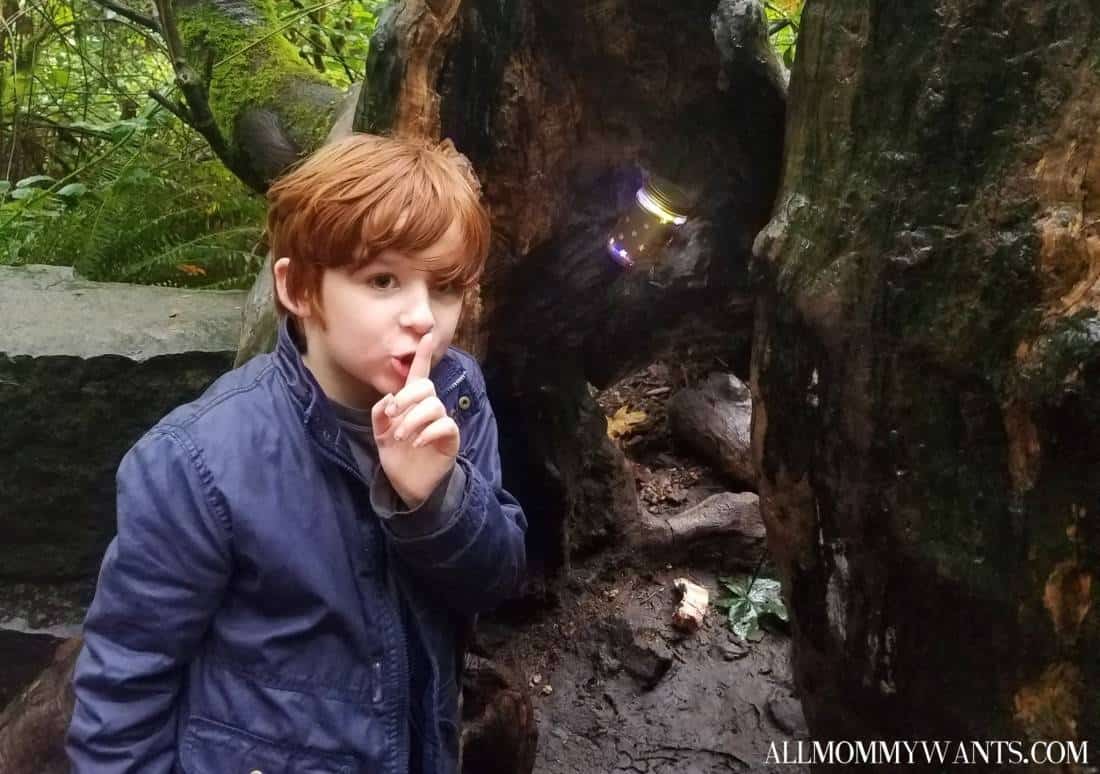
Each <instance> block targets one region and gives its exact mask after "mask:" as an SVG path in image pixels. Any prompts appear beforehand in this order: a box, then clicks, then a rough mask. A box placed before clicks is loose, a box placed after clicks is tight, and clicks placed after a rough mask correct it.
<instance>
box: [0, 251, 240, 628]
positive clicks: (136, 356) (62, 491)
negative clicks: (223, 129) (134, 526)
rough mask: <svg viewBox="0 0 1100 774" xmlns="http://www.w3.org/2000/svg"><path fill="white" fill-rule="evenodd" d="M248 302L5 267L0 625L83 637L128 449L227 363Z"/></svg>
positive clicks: (229, 295)
mask: <svg viewBox="0 0 1100 774" xmlns="http://www.w3.org/2000/svg"><path fill="white" fill-rule="evenodd" d="M243 298H244V294H243V293H242V292H238V291H192V290H179V289H173V288H159V287H141V286H135V285H125V284H119V283H104V282H89V281H86V280H83V279H79V278H77V277H75V276H74V275H73V272H72V269H70V268H67V267H54V266H24V267H14V268H11V267H0V427H3V428H4V430H3V432H2V433H0V459H3V460H4V465H3V466H2V467H0V492H3V496H2V497H0V588H2V592H0V629H9V630H13V631H18V632H20V633H22V634H31V635H33V634H51V635H57V636H69V635H71V634H73V633H75V631H76V628H77V627H78V625H79V623H80V621H81V620H82V619H83V611H84V606H85V605H86V604H87V602H88V601H89V599H90V594H91V590H92V587H93V586H94V583H95V577H96V573H97V571H98V569H99V563H100V560H101V558H102V555H103V550H104V549H105V548H106V545H107V543H108V541H109V540H110V538H111V536H112V535H113V534H114V529H115V513H114V509H115V480H114V478H115V472H116V470H117V468H118V463H119V461H120V460H121V459H122V455H123V454H124V453H125V452H126V450H127V449H128V448H129V447H130V446H131V445H132V444H133V443H134V441H136V440H137V439H138V438H139V437H140V436H141V435H142V433H144V432H145V430H147V429H148V428H149V427H150V426H152V425H153V424H154V423H155V422H156V421H157V420H158V419H159V418H160V417H161V416H163V415H164V414H166V413H167V412H168V411H169V410H171V409H172V408H173V407H175V406H176V405H178V404H180V403H183V402H186V401H188V400H191V399H192V398H194V397H196V396H197V395H198V394H199V393H200V392H201V391H202V390H203V389H204V388H205V387H206V386H207V385H208V384H209V383H210V382H211V381H213V380H214V379H215V378H216V377H217V376H219V375H220V374H222V373H223V372H225V371H226V370H227V369H229V368H230V367H231V365H232V363H233V356H234V352H235V350H236V346H237V334H238V329H239V327H240V315H241V306H242V303H243Z"/></svg>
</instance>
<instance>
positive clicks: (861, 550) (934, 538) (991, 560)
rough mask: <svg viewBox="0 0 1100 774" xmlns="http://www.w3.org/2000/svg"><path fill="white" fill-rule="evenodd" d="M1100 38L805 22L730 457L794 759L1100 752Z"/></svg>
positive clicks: (965, 11) (1018, 13)
mask: <svg viewBox="0 0 1100 774" xmlns="http://www.w3.org/2000/svg"><path fill="white" fill-rule="evenodd" d="M1098 31H1100V11H1098V10H1097V7H1096V5H1095V3H1089V2H1085V1H1084V0H1045V1H1044V2H1037V1H1036V0H1014V1H1012V2H1007V3H996V4H995V3H987V2H981V3H972V2H956V1H955V0H952V1H950V2H944V3H937V4H926V3H895V2H885V0H836V1H834V2H822V1H819V0H809V3H808V5H807V7H806V9H805V11H804V14H803V30H802V34H801V37H800V40H799V54H798V60H797V62H796V65H795V71H794V73H793V74H792V79H791V91H790V101H791V105H792V113H791V115H790V118H789V123H788V129H787V138H786V155H785V159H786V161H785V169H784V176H783V186H782V190H781V193H780V197H779V201H778V204H777V207H776V211H775V214H774V216H773V220H772V222H771V223H770V224H769V226H768V227H767V228H766V229H765V230H764V231H763V232H762V233H761V235H760V237H759V238H758V240H757V242H756V252H757V254H758V256H759V257H758V262H757V266H758V269H759V272H760V276H761V288H762V292H761V297H760V301H759V303H758V314H757V329H756V341H755V345H754V350H753V390H754V407H755V411H756V416H755V417H754V431H753V440H754V448H755V455H756V458H757V465H758V468H759V471H760V474H761V482H760V483H761V490H760V493H761V505H762V509H763V513H764V517H765V522H766V524H767V526H768V530H769V542H770V544H771V546H772V548H773V550H774V551H775V552H776V554H777V556H778V559H779V562H780V566H781V568H782V571H783V574H784V577H785V581H786V584H787V591H788V594H789V597H790V602H791V607H792V610H793V616H794V633H795V641H796V644H795V661H796V676H797V681H798V684H799V688H800V690H801V692H802V697H803V704H804V707H805V709H806V715H807V719H808V720H809V723H810V727H811V731H812V733H813V735H814V736H815V737H822V738H834V739H839V738H846V739H852V738H875V737H882V736H885V737H887V738H900V739H913V738H955V739H1063V740H1089V741H1092V742H1093V743H1094V744H1095V743H1096V742H1097V740H1100V699H1098V697H1097V694H1096V692H1095V690H1091V689H1088V688H1087V687H1088V686H1095V685H1097V682H1098V680H1100V656H1098V655H1097V654H1098V653H1100V617H1098V616H1097V611H1096V609H1095V607H1096V606H1095V605H1093V602H1092V596H1093V594H1094V593H1095V592H1094V590H1093V588H1092V587H1093V585H1094V583H1093V581H1094V579H1095V576H1096V574H1097V572H1098V570H1100V528H1098V525H1100V521H1098V520H1097V518H1096V508H1097V504H1098V503H1100V477H1098V476H1097V471H1098V470H1100V397H1098V396H1100V320H1098V318H1097V311H1098V310H1100V285H1098V284H1097V278H1098V277H1100V249H1098V247H1097V245H1098V244H1100V241H1098V240H1100V233H1098V225H1097V224H1098V219H1097V215H1098V212H1097V208H1096V205H1097V203H1098V201H1100V199H1098V198H1097V194H1098V193H1100V183H1098V182H1097V180H1100V178H1098V177H1096V175H1095V173H1096V172H1100V143H1098V142H1097V140H1096V125H1097V118H1100V108H1098V107H1097V105H1098V104H1100V76H1098V65H1097V63H1098V62H1100V36H1098V34H1097V33H1098ZM1090 173H1091V174H1090ZM940 735H946V736H940Z"/></svg>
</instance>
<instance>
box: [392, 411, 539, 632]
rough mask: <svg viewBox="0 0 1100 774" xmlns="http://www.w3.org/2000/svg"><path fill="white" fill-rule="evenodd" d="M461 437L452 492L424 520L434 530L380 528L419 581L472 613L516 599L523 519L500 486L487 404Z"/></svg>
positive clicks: (396, 522) (396, 523)
mask: <svg viewBox="0 0 1100 774" xmlns="http://www.w3.org/2000/svg"><path fill="white" fill-rule="evenodd" d="M463 432H464V435H465V436H466V437H464V438H463V441H462V451H461V452H460V453H459V456H458V459H457V460H456V462H455V464H456V466H457V468H459V469H460V471H459V470H456V471H455V473H456V474H457V475H453V476H452V477H451V479H449V481H448V488H449V489H450V490H452V491H451V492H449V493H448V495H447V496H445V497H443V498H440V499H441V500H442V501H443V502H444V503H450V504H449V505H444V506H443V508H444V512H443V513H440V514H438V515H437V516H434V517H432V518H425V519H424V520H423V523H431V524H432V525H433V528H432V529H431V531H428V532H425V533H421V534H415V533H411V532H410V530H408V529H407V528H403V527H405V525H401V524H400V519H401V518H402V516H401V515H396V516H394V517H393V518H392V519H388V520H383V525H384V527H385V529H386V534H387V535H388V537H389V540H390V542H391V544H392V545H393V547H394V550H395V551H396V553H397V554H398V556H400V557H401V559H402V560H403V561H404V562H405V563H406V564H407V565H408V566H409V567H410V568H411V569H412V570H413V571H414V572H415V573H416V574H417V575H418V576H419V577H420V578H421V579H422V580H424V581H426V582H427V583H429V584H430V585H431V586H432V587H433V588H434V589H435V590H436V591H437V592H438V593H439V594H440V595H441V596H442V597H443V598H444V599H446V600H447V601H448V603H449V604H450V606H451V607H452V608H453V609H454V610H456V611H457V612H459V613H464V614H473V613H478V612H483V611H486V610H490V609H492V608H494V607H496V606H497V605H498V604H500V602H502V601H504V600H505V599H507V598H508V597H509V596H514V595H515V594H516V593H518V591H519V588H520V584H521V583H522V581H523V576H524V573H525V570H526V561H527V553H526V548H525V546H524V533H525V532H526V531H527V518H526V517H525V516H524V513H523V508H522V507H521V506H520V504H519V502H517V501H516V499H515V498H514V497H513V496H512V495H511V494H509V493H508V492H507V491H505V490H504V488H503V487H502V485H501V473H500V453H499V451H498V446H497V423H496V418H495V416H494V415H493V409H492V407H491V406H490V405H489V401H488V398H486V399H485V400H484V404H483V405H482V407H481V409H480V410H479V411H478V412H477V414H476V415H475V416H474V417H473V420H472V421H471V423H470V424H469V425H468V426H467V427H466V428H465V429H464V431H463ZM384 475H385V474H384V473H382V472H381V471H379V477H384ZM456 482H457V484H458V485H459V487H460V488H457V487H456V486H455V484H456ZM456 488H457V492H456V491H454V490H455V489H456Z"/></svg>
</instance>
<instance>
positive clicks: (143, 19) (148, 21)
mask: <svg viewBox="0 0 1100 774" xmlns="http://www.w3.org/2000/svg"><path fill="white" fill-rule="evenodd" d="M92 2H94V3H96V4H97V5H101V6H103V7H104V8H106V9H107V10H108V11H114V12H115V13H117V14H118V15H119V16H122V17H125V18H127V19H129V20H130V21H132V22H133V23H134V24H138V25H141V26H142V27H146V28H148V29H151V30H152V31H153V32H160V31H161V29H160V25H159V24H157V20H156V19H154V18H153V17H151V16H146V15H145V14H143V13H138V12H137V11H131V10H130V9H129V8H127V7H126V6H123V5H119V4H118V3H115V2H112V0H92Z"/></svg>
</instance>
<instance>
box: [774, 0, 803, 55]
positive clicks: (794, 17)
mask: <svg viewBox="0 0 1100 774" xmlns="http://www.w3.org/2000/svg"><path fill="white" fill-rule="evenodd" d="M804 2H805V0H771V1H770V2H769V1H768V0H765V3H764V13H765V14H766V15H767V18H768V39H769V40H771V44H772V47H773V48H774V49H775V51H776V53H777V54H779V57H780V58H781V59H782V60H783V64H785V65H786V66H787V67H788V69H789V68H790V67H792V66H793V65H794V55H795V49H796V46H797V44H798V28H799V25H801V23H802V6H803V4H804Z"/></svg>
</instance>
